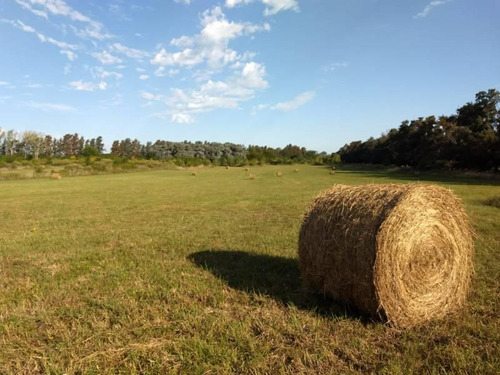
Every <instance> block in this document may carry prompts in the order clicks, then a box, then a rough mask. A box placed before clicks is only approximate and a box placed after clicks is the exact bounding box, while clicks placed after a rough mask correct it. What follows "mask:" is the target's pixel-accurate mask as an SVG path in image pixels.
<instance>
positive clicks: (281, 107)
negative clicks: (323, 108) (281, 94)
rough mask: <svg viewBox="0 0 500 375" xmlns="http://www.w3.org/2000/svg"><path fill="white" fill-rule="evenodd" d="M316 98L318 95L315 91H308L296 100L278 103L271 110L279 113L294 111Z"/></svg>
mask: <svg viewBox="0 0 500 375" xmlns="http://www.w3.org/2000/svg"><path fill="white" fill-rule="evenodd" d="M315 96H316V93H315V92H314V91H306V92H303V93H302V94H299V95H297V96H296V97H295V98H293V99H292V100H290V101H288V102H282V103H277V104H275V105H273V106H271V109H273V110H278V111H292V110H294V109H297V108H299V107H300V106H303V105H304V104H306V103H307V102H309V101H311V100H312V99H313V98H314V97H315Z"/></svg>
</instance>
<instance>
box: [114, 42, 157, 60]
mask: <svg viewBox="0 0 500 375" xmlns="http://www.w3.org/2000/svg"><path fill="white" fill-rule="evenodd" d="M111 50H112V51H114V52H116V53H121V54H123V55H125V56H127V57H130V58H131V59H137V60H141V59H144V58H146V57H148V56H149V52H146V51H142V50H140V49H135V48H130V47H127V46H124V45H123V44H120V43H114V44H113V45H112V46H111Z"/></svg>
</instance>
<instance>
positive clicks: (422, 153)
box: [338, 89, 500, 171]
mask: <svg viewBox="0 0 500 375" xmlns="http://www.w3.org/2000/svg"><path fill="white" fill-rule="evenodd" d="M499 104H500V93H499V92H498V91H497V90H495V89H490V90H488V91H480V92H478V93H477V94H476V98H475V101H474V102H469V103H466V104H465V105H463V106H461V107H460V108H458V109H457V111H456V113H455V114H452V115H450V116H440V117H435V116H429V117H426V118H423V117H420V118H418V119H416V120H413V121H403V122H402V123H401V125H400V126H399V128H397V129H395V128H394V129H391V130H389V131H388V132H387V133H385V134H382V136H380V137H379V138H373V137H372V138H369V139H368V140H367V141H364V142H362V141H355V142H351V143H349V144H346V145H345V146H343V147H342V148H341V149H340V150H339V151H338V153H339V154H340V157H341V158H342V161H343V162H346V163H369V164H385V165H396V166H410V167H414V168H419V169H430V168H433V169H477V170H495V171H498V170H499V168H500V110H499Z"/></svg>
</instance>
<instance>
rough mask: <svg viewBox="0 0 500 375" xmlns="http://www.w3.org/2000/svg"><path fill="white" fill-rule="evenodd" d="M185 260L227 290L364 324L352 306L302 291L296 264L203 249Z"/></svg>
mask: <svg viewBox="0 0 500 375" xmlns="http://www.w3.org/2000/svg"><path fill="white" fill-rule="evenodd" d="M188 259H189V260H190V261H192V262H193V263H194V264H196V265H197V266H198V267H200V268H203V269H206V270H208V271H210V272H212V273H213V274H214V275H215V276H216V277H218V278H219V279H221V280H223V281H224V282H226V283H227V285H229V286H230V287H231V288H234V289H238V290H241V291H244V292H246V293H256V294H261V295H265V296H268V297H271V298H274V299H275V300H277V301H278V302H280V303H281V304H283V305H285V306H289V305H293V306H296V307H298V308H299V309H301V310H308V311H312V312H314V313H316V314H318V315H321V316H326V317H337V318H350V319H359V320H361V321H362V322H363V323H366V322H368V320H366V319H365V318H364V317H362V315H360V314H359V312H357V311H356V310H355V308H354V307H352V306H350V305H347V304H344V303H341V302H337V301H333V300H331V299H329V298H325V297H324V296H323V295H317V294H313V293H310V292H306V291H305V290H304V289H303V287H302V283H301V279H300V272H299V267H298V261H297V260H296V259H290V258H283V257H278V256H270V255H258V254H251V253H247V252H244V251H234V250H206V251H200V252H197V253H193V254H191V255H189V256H188Z"/></svg>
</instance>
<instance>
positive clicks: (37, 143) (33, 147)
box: [23, 131, 45, 160]
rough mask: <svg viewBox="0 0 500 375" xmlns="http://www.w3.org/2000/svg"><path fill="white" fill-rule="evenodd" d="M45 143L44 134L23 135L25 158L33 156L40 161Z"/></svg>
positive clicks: (25, 133) (31, 133)
mask: <svg viewBox="0 0 500 375" xmlns="http://www.w3.org/2000/svg"><path fill="white" fill-rule="evenodd" d="M44 141H45V137H44V135H43V134H42V133H37V132H32V131H26V132H24V133H23V142H24V149H25V156H26V157H28V156H32V157H33V158H34V159H35V160H37V159H38V156H39V155H40V150H41V148H42V146H43V143H44Z"/></svg>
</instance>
